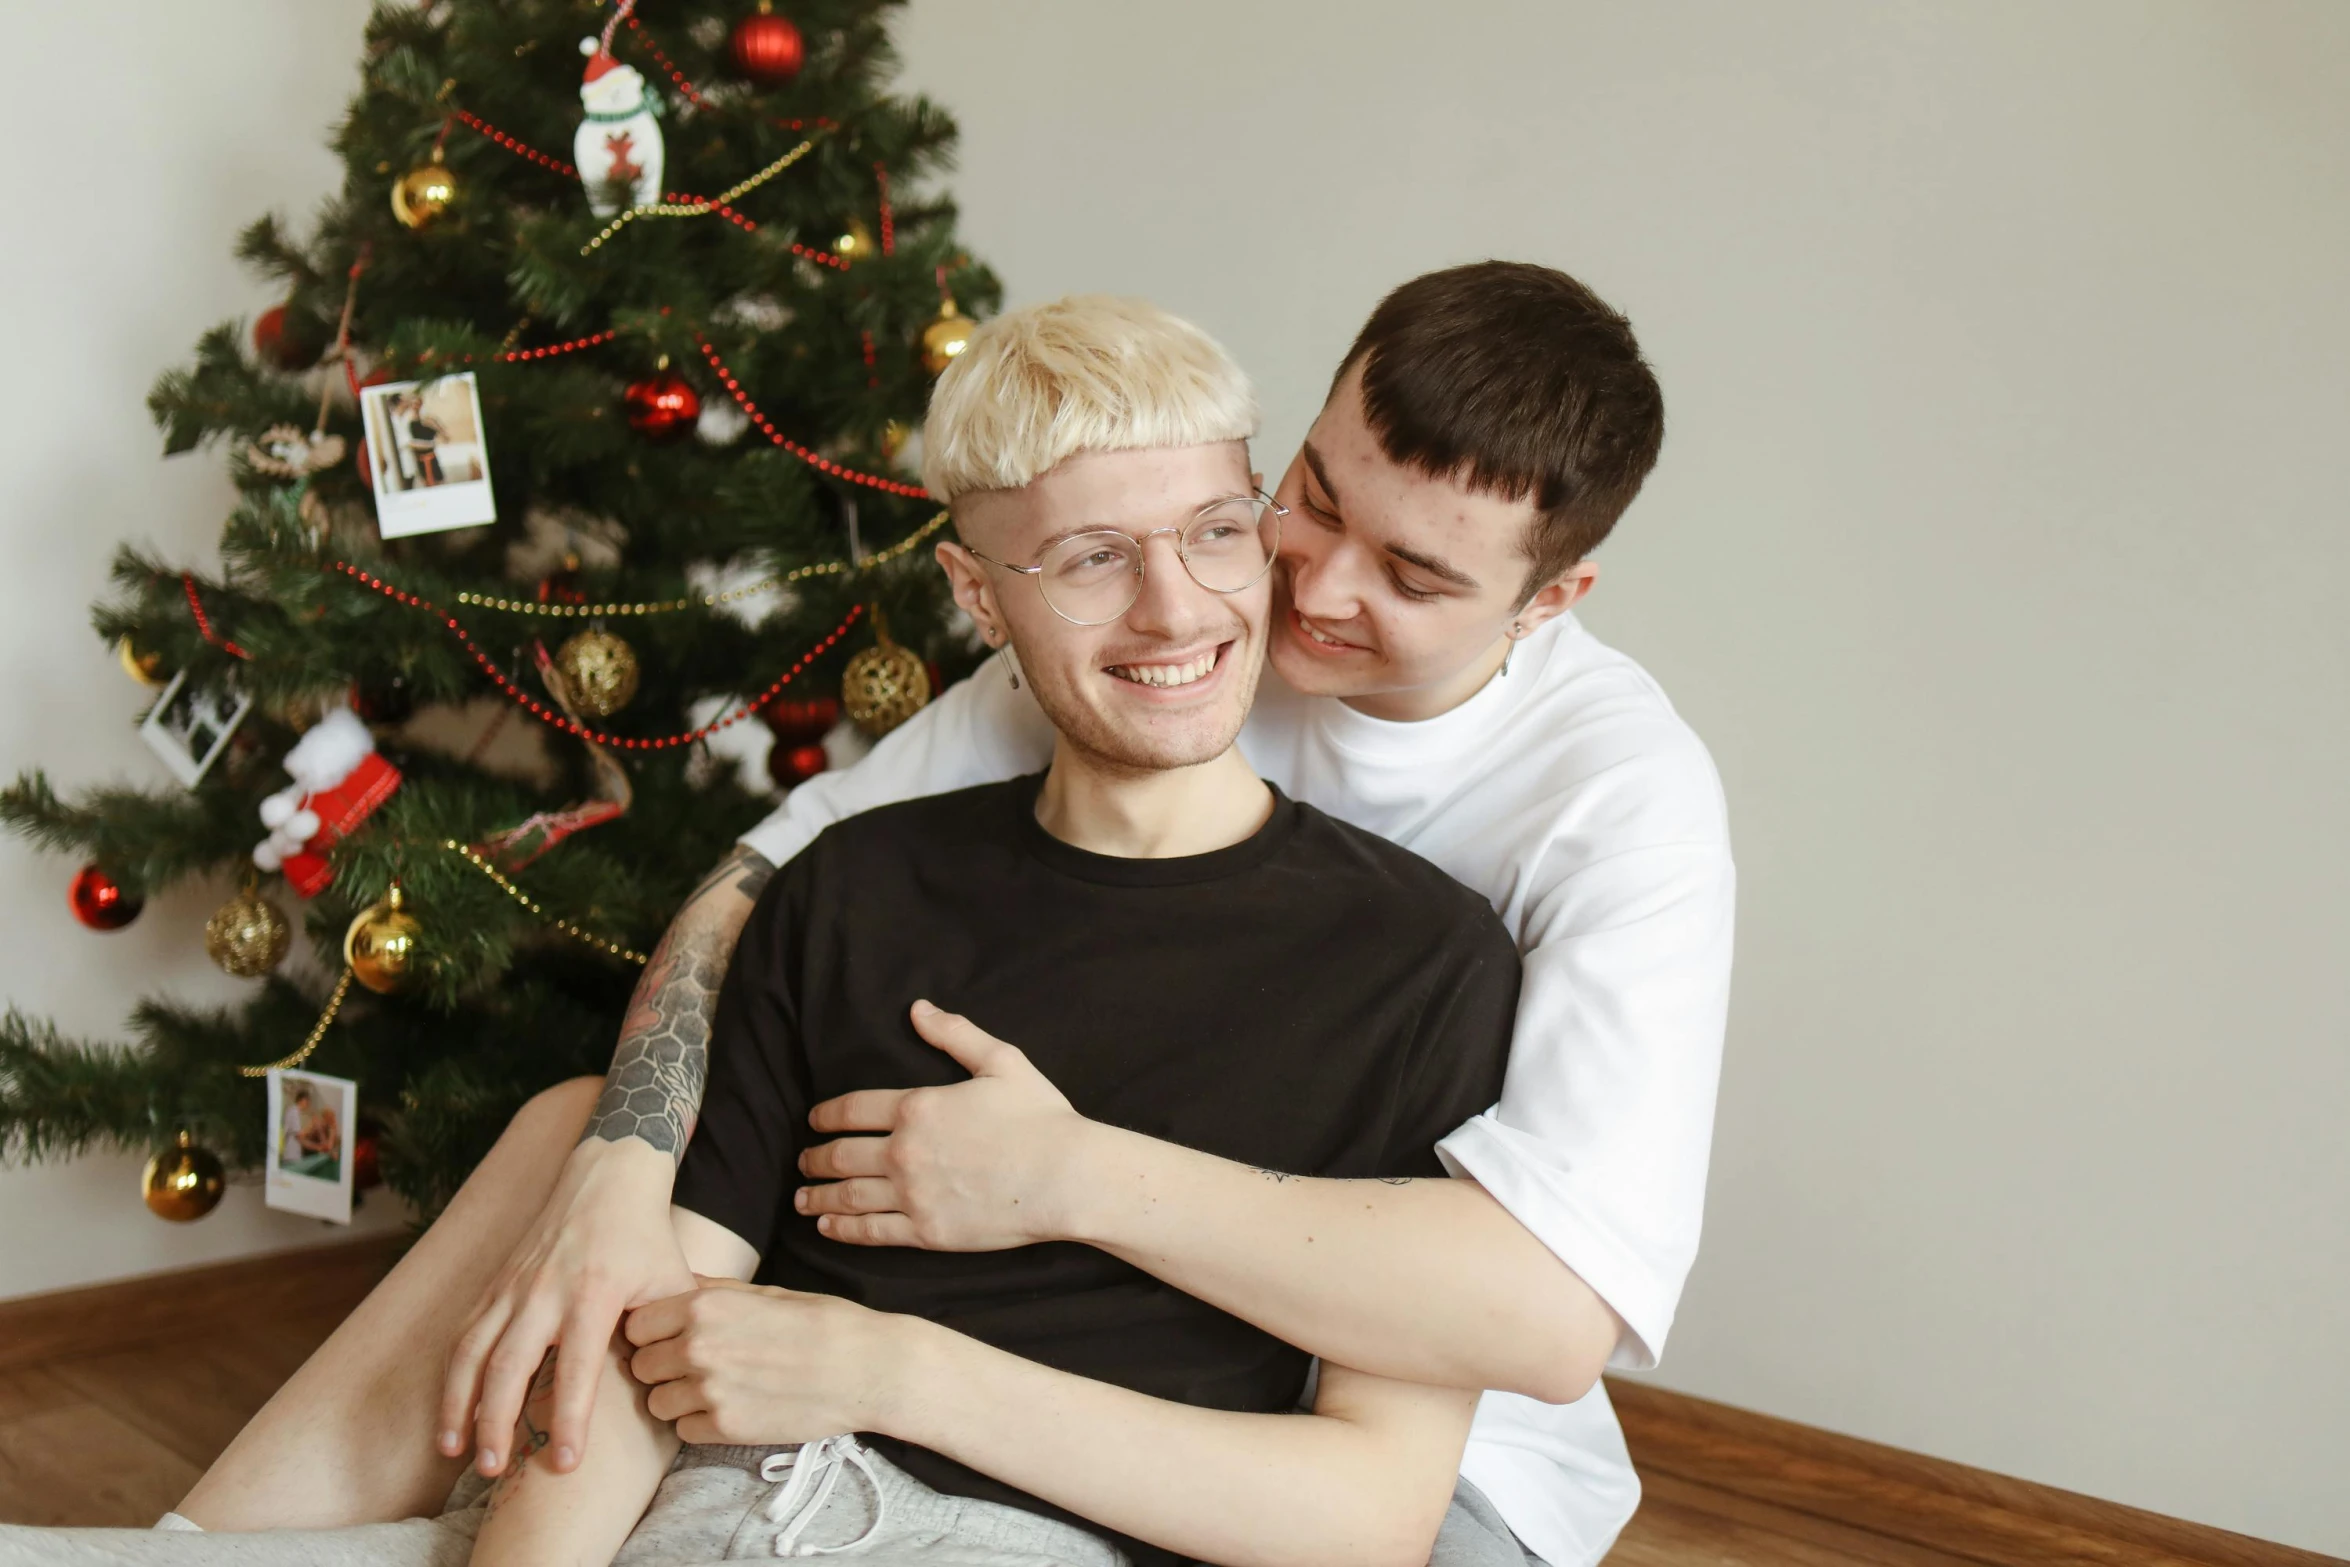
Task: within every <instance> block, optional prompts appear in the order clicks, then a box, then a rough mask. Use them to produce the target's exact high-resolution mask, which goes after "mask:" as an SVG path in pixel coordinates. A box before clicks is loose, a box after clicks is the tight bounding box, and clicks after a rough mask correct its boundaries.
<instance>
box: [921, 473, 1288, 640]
mask: <svg viewBox="0 0 2350 1567" xmlns="http://www.w3.org/2000/svg"><path fill="white" fill-rule="evenodd" d="M1236 500H1248V501H1261V502H1262V503H1263V504H1264V507H1265V510H1263V511H1260V512H1259V513H1258V514H1257V515H1258V519H1259V521H1258V524H1257V525H1258V526H1259V527H1260V528H1261V527H1263V526H1264V522H1263V519H1264V518H1265V517H1266V516H1268V515H1270V516H1271V517H1272V519H1273V539H1272V547H1271V548H1270V549H1268V550H1266V552H1265V564H1264V565H1263V566H1262V567H1260V568H1258V571H1257V574H1256V575H1255V576H1253V577H1251V578H1249V579H1248V580H1247V581H1246V582H1243V583H1241V584H1240V585H1239V586H1238V587H1233V588H1212V587H1209V586H1208V585H1207V584H1206V583H1204V582H1200V580H1199V573H1198V572H1196V571H1194V570H1192V569H1191V552H1190V551H1189V550H1187V549H1186V548H1184V544H1183V536H1184V535H1185V534H1187V533H1189V532H1190V531H1191V530H1192V529H1193V528H1196V527H1198V526H1199V525H1200V524H1201V523H1202V522H1204V521H1206V520H1207V517H1208V514H1209V513H1210V512H1213V511H1214V510H1215V509H1216V508H1217V507H1219V506H1223V505H1228V504H1229V503H1231V502H1232V501H1236ZM1288 515H1289V508H1288V507H1286V506H1284V505H1282V504H1281V503H1280V502H1279V501H1277V500H1275V499H1274V498H1273V497H1272V496H1270V495H1267V494H1266V493H1265V492H1264V491H1263V490H1261V489H1260V490H1251V491H1249V492H1248V493H1247V494H1246V495H1227V496H1225V497H1224V498H1223V499H1222V500H1216V501H1210V502H1208V504H1207V505H1205V506H1202V507H1201V508H1200V509H1199V511H1198V513H1197V514H1196V515H1195V516H1194V517H1193V518H1192V519H1191V521H1189V522H1187V523H1185V524H1184V525H1183V526H1182V527H1180V528H1153V529H1151V530H1150V531H1149V532H1148V533H1127V532H1125V531H1123V530H1122V529H1118V528H1088V529H1086V530H1084V531H1083V532H1081V533H1072V534H1070V535H1069V536H1068V537H1066V538H1064V539H1061V540H1059V541H1058V542H1057V543H1055V544H1054V545H1053V546H1052V547H1053V548H1054V549H1056V550H1057V549H1060V548H1061V547H1062V546H1064V545H1067V544H1072V543H1074V542H1076V541H1077V540H1079V539H1083V538H1091V537H1093V536H1095V535H1097V534H1098V535H1101V536H1103V537H1107V538H1115V539H1120V540H1123V541H1124V542H1126V543H1128V544H1131V545H1133V546H1134V595H1133V597H1132V598H1129V599H1127V601H1126V602H1125V603H1124V604H1122V605H1120V606H1119V608H1118V613H1117V614H1115V615H1107V616H1104V617H1103V618H1102V619H1100V620H1079V619H1078V618H1077V617H1076V616H1075V615H1072V614H1070V613H1069V612H1068V611H1067V610H1065V609H1063V608H1061V606H1060V605H1058V604H1056V603H1054V602H1053V596H1052V595H1051V594H1050V593H1047V592H1046V591H1045V590H1044V582H1043V581H1042V578H1043V576H1044V562H1043V561H1041V560H1040V561H1038V562H1037V563H1036V564H1035V565H1033V566H1015V565H1013V564H1012V563H1011V562H1010V561H1008V560H997V559H996V558H995V557H994V556H993V555H987V554H983V553H981V552H980V551H978V550H975V549H971V546H970V545H968V544H966V545H964V546H963V548H964V549H966V550H969V551H970V553H971V555H972V556H973V558H975V559H978V560H983V561H985V562H987V563H988V564H989V565H990V566H999V567H1001V568H1003V569H1004V570H1005V571H1016V572H1018V573H1019V574H1020V575H1022V576H1023V577H1032V578H1036V579H1038V581H1037V584H1036V592H1037V596H1038V597H1039V598H1041V599H1043V600H1044V607H1045V608H1047V609H1049V610H1051V611H1052V612H1053V613H1054V614H1056V615H1058V616H1060V617H1061V618H1062V619H1063V620H1065V621H1067V622H1069V624H1071V625H1072V626H1107V625H1111V624H1114V623H1115V622H1117V621H1119V620H1122V619H1124V618H1125V616H1126V612H1127V611H1128V610H1130V609H1132V608H1133V607H1134V605H1135V601H1136V600H1138V599H1140V598H1141V597H1142V584H1143V579H1144V577H1145V575H1146V574H1147V573H1148V572H1149V570H1150V552H1149V551H1148V550H1147V549H1145V548H1144V546H1145V545H1147V544H1149V543H1150V541H1151V540H1153V539H1155V538H1157V537H1158V536H1159V535H1160V534H1162V533H1172V534H1174V535H1175V557H1176V559H1178V560H1180V561H1182V562H1183V573H1184V575H1185V576H1187V577H1189V578H1191V580H1192V581H1193V582H1195V583H1198V585H1199V586H1200V588H1201V589H1202V590H1204V591H1206V592H1209V593H1220V594H1225V595H1230V594H1234V593H1246V592H1247V591H1248V590H1249V589H1251V588H1253V587H1255V586H1256V585H1257V584H1258V583H1260V582H1262V581H1264V580H1265V573H1266V572H1268V571H1271V570H1272V569H1273V562H1274V561H1275V560H1277V559H1279V558H1280V555H1281V523H1282V519H1284V518H1286V517H1287V516H1288Z"/></svg>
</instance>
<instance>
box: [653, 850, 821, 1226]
mask: <svg viewBox="0 0 2350 1567" xmlns="http://www.w3.org/2000/svg"><path fill="white" fill-rule="evenodd" d="M810 879H811V869H810V866H809V864H808V862H807V861H806V860H799V861H795V862H794V863H793V864H791V865H790V866H787V867H786V868H785V870H784V871H783V873H782V874H781V875H779V876H776V877H775V878H773V879H772V880H771V881H769V882H768V884H767V887H766V889H765V890H764V891H763V892H762V893H761V894H760V896H759V900H758V902H756V903H755V904H753V905H752V906H751V913H750V918H749V919H748V920H746V921H745V922H744V924H743V929H742V936H741V937H740V939H739V940H737V941H736V942H735V947H734V957H733V959H732V960H731V961H730V962H729V963H728V965H727V969H726V978H725V980H724V981H723V982H722V983H721V984H720V986H719V989H718V1011H717V1015H716V1017H715V1019H714V1020H713V1021H712V1024H711V1029H710V1075H709V1081H708V1083H707V1084H706V1085H705V1086H704V1088H703V1091H702V1113H701V1117H700V1119H699V1120H698V1121H697V1122H696V1123H695V1125H694V1133H693V1137H692V1138H691V1139H690V1140H689V1141H688V1142H687V1144H686V1149H685V1158H684V1159H683V1160H682V1161H681V1162H680V1163H679V1165H678V1167H677V1185H676V1188H675V1194H674V1196H673V1197H672V1198H671V1200H672V1201H673V1202H675V1203H676V1204H677V1205H678V1206H679V1207H681V1208H685V1209H687V1210H689V1211H691V1212H694V1213H698V1214H700V1215H701V1216H702V1217H703V1218H705V1219H708V1220H710V1221H711V1222H712V1223H714V1224H717V1225H720V1226H723V1227H724V1228H726V1229H728V1230H731V1231H733V1232H734V1233H735V1234H736V1235H738V1236H740V1237H741V1238H742V1239H743V1240H745V1241H747V1242H748V1243H749V1244H750V1245H751V1247H752V1248H753V1249H754V1250H756V1251H757V1252H758V1253H759V1254H760V1256H761V1257H765V1256H766V1254H767V1253H768V1251H769V1250H770V1249H771V1247H772V1244H773V1241H774V1236H775V1225H776V1220H777V1219H778V1218H779V1217H780V1216H781V1214H782V1212H783V1206H784V1202H785V1199H786V1194H787V1193H788V1192H790V1190H791V1189H792V1188H793V1187H794V1186H796V1185H798V1184H799V1182H798V1173H797V1172H798V1161H799V1155H800V1149H801V1146H802V1145H803V1144H804V1143H805V1142H806V1141H807V1140H808V1138H809V1135H810V1134H809V1132H808V1110H809V1107H810V1105H811V1104H812V1103H813V1102H814V1101H813V1094H812V1089H811V1085H810V1081H809V1076H808V1067H807V1055H806V1052H805V1051H804V1050H803V1049H802V1046H801V1040H800V1030H799V1017H798V1009H797V1006H796V1002H795V998H794V994H793V979H794V976H795V974H796V972H797V956H798V952H797V948H798V934H799V930H800V928H801V926H800V918H801V916H802V913H803V911H804V910H805V909H806V907H807V898H808V891H807V885H808V882H809V881H810Z"/></svg>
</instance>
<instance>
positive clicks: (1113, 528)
mask: <svg viewBox="0 0 2350 1567" xmlns="http://www.w3.org/2000/svg"><path fill="white" fill-rule="evenodd" d="M1248 498H1249V497H1248V494H1247V493H1246V492H1245V491H1240V492H1235V493H1234V494H1231V495H1219V496H1217V497H1216V498H1215V499H1213V500H1206V501H1202V502H1200V503H1199V505H1198V506H1196V507H1194V508H1193V509H1192V512H1191V517H1190V518H1186V519H1185V522H1186V525H1188V524H1189V522H1190V521H1191V519H1192V518H1197V517H1200V516H1202V515H1203V514H1205V513H1207V512H1210V511H1213V510H1215V509H1216V508H1217V507H1219V506H1222V505H1224V504H1225V503H1226V502H1228V501H1242V500H1247V499H1248ZM1081 533H1124V534H1125V535H1126V536H1127V537H1128V538H1133V537H1134V535H1133V534H1132V533H1131V532H1129V531H1128V530H1127V529H1125V528H1121V527H1119V526H1118V525H1117V524H1116V523H1114V522H1086V523H1080V524H1078V525H1077V526H1076V527H1074V528H1064V529H1062V530H1061V531H1060V532H1058V533H1056V534H1054V535H1053V536H1052V537H1051V538H1049V539H1047V540H1045V541H1044V542H1043V543H1042V544H1039V545H1038V546H1037V547H1036V558H1037V559H1038V560H1042V559H1044V557H1045V554H1046V552H1047V551H1049V550H1051V549H1052V547H1053V546H1054V545H1056V544H1065V543H1067V542H1068V541H1069V540H1071V539H1073V538H1076V537H1077V536H1078V535H1079V534H1081Z"/></svg>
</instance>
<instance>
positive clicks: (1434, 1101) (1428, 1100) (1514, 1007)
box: [1387, 900, 1519, 1175]
mask: <svg viewBox="0 0 2350 1567" xmlns="http://www.w3.org/2000/svg"><path fill="white" fill-rule="evenodd" d="M1464 901H1467V902H1468V906H1467V907H1465V908H1464V910H1463V912H1462V917H1461V923H1460V925H1459V926H1458V927H1457V928H1456V931H1455V933H1454V939H1453V940H1451V941H1449V942H1448V943H1446V946H1445V951H1444V959H1443V962H1442V963H1441V965H1440V966H1439V967H1438V969H1437V973H1436V978H1435V982H1434V983H1433V984H1432V985H1431V986H1430V988H1429V992H1428V996H1427V1000H1426V1001H1425V1002H1424V1003H1423V1004H1422V1005H1421V1008H1420V1018H1419V1023H1418V1025H1417V1027H1416V1029H1415V1030H1414V1033H1413V1038H1412V1044H1411V1050H1410V1053H1409V1055H1408V1056H1407V1057H1406V1059H1405V1066H1404V1082H1403V1091H1402V1096H1401V1099H1400V1101H1399V1104H1398V1110H1397V1115H1396V1120H1395V1135H1394V1137H1393V1138H1392V1139H1391V1141H1390V1145H1389V1148H1388V1156H1387V1162H1388V1173H1390V1174H1394V1175H1443V1174H1446V1173H1447V1171H1446V1167H1445V1164H1444V1161H1443V1160H1442V1159H1440V1158H1439V1157H1438V1156H1437V1153H1436V1144H1437V1141H1438V1140H1439V1139H1441V1138H1442V1137H1443V1136H1444V1135H1445V1134H1446V1133H1447V1132H1450V1131H1451V1130H1452V1129H1453V1128H1454V1127H1456V1126H1459V1125H1460V1124H1461V1123H1462V1122H1463V1121H1466V1120H1468V1119H1469V1118H1470V1117H1471V1116H1474V1115H1477V1114H1479V1113H1481V1112H1482V1111H1484V1110H1486V1109H1488V1108H1490V1107H1491V1106H1492V1104H1493V1102H1494V1100H1496V1099H1497V1098H1499V1097H1500V1095H1501V1085H1502V1079H1503V1077H1504V1075H1505V1073H1506V1071H1507V1068H1508V1064H1509V1051H1510V1032H1511V1028H1512V1026H1513V1022H1514V1020H1515V1018H1516V1016H1517V1011H1518V980H1519V969H1518V948H1517V944H1516V943H1515V942H1513V941H1512V940H1511V939H1510V933H1509V931H1508V929H1507V928H1506V927H1504V926H1503V924H1502V923H1501V921H1500V920H1499V919H1497V918H1496V917H1495V916H1494V914H1493V912H1492V911H1491V910H1490V909H1487V908H1486V907H1485V905H1484V903H1483V902H1482V901H1481V900H1480V901H1468V900H1464Z"/></svg>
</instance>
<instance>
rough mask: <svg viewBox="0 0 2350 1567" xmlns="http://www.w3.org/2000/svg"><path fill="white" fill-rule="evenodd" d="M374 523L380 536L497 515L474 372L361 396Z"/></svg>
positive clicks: (472, 522) (472, 523) (457, 525)
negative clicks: (372, 492)
mask: <svg viewBox="0 0 2350 1567" xmlns="http://www.w3.org/2000/svg"><path fill="white" fill-rule="evenodd" d="M359 406H360V412H361V414H362V416H363V417H364V418H365V419H366V421H367V470H368V474H369V476H370V477H371V478H372V479H373V480H374V483H375V518H376V526H377V528H378V529H379V530H380V531H381V532H382V534H383V536H384V537H385V538H387V539H399V538H406V537H407V536H408V535H409V534H412V533H438V532H441V531H442V530H444V529H448V528H471V527H476V526H479V525H480V524H482V523H485V522H495V521H497V519H498V508H497V504H496V502H494V501H493V500H492V499H491V498H490V457H489V447H488V444H487V443H486V442H485V441H484V440H483V439H482V419H481V395H480V393H479V392H478V391H476V390H475V387H474V381H473V373H472V372H471V371H467V372H465V373H464V374H462V375H446V376H442V377H441V378H440V379H439V380H437V381H392V382H387V383H386V384H384V385H382V386H371V387H368V388H366V389H365V390H364V391H362V392H361V393H360V396H359Z"/></svg>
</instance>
